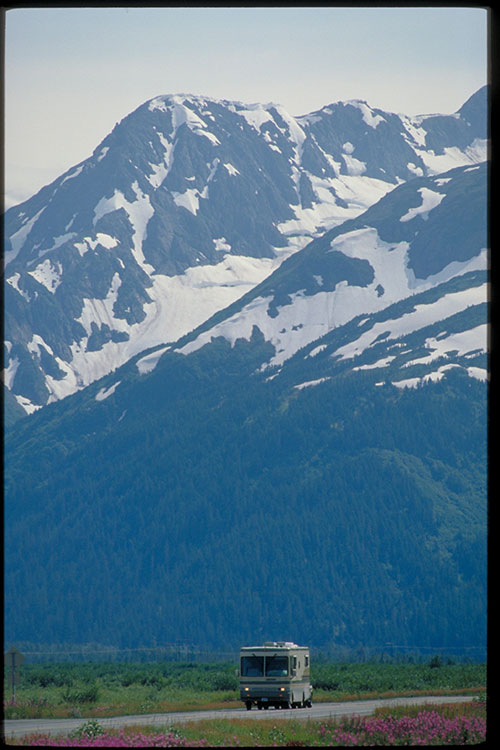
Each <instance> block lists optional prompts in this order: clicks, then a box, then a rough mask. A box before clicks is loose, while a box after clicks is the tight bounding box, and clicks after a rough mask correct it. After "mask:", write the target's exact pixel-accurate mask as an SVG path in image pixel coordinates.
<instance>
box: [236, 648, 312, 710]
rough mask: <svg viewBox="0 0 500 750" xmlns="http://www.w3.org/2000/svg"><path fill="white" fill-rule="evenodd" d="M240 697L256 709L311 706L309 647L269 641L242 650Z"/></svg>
mask: <svg viewBox="0 0 500 750" xmlns="http://www.w3.org/2000/svg"><path fill="white" fill-rule="evenodd" d="M239 677H240V698H241V700H242V701H243V702H244V704H245V705H246V707H247V709H248V710H249V711H250V709H251V708H252V706H253V705H256V706H257V708H259V709H260V708H269V706H274V707H275V708H297V707H301V708H305V707H306V706H311V705H312V685H311V684H310V656H309V648H308V647H307V646H297V644H296V643H291V642H290V641H266V642H265V643H263V644H262V646H243V648H242V649H241V651H240V668H239Z"/></svg>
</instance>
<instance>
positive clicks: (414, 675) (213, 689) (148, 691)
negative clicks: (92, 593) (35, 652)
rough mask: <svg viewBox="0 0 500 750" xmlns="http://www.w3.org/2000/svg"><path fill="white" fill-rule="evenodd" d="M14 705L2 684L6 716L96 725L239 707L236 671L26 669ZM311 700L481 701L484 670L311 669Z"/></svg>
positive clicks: (472, 666) (180, 666)
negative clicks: (84, 721)
mask: <svg viewBox="0 0 500 750" xmlns="http://www.w3.org/2000/svg"><path fill="white" fill-rule="evenodd" d="M19 675H20V682H19V684H18V685H17V686H16V697H15V702H14V703H12V700H11V688H10V682H9V679H10V673H9V672H8V671H5V677H4V717H5V718H6V719H22V718H80V717H81V718H82V719H99V717H109V716H118V715H130V714H145V713H148V714H149V713H168V712H173V711H187V710H204V709H206V710H208V709H214V708H239V707H241V706H242V703H241V701H240V700H239V690H238V678H237V677H236V675H235V664H234V663H233V662H226V663H211V664H199V663H179V662H177V663H176V662H163V663H155V664H126V663H107V664H103V663H79V664H75V663H73V664H71V663H65V664H54V663H52V664H24V665H23V666H22V667H21V668H20V669H19ZM311 682H312V685H313V687H314V693H313V701H314V702H316V703H317V702H320V701H346V700H352V699H359V698H378V697H381V698H383V697H393V696H398V695H404V696H409V695H416V696H418V695H443V696H446V695H454V694H455V695H456V694H472V695H473V694H477V695H478V696H479V695H480V694H484V693H485V691H486V665H485V664H477V663H455V664H451V663H444V662H443V661H441V660H440V659H439V658H438V657H433V658H432V659H431V660H430V661H429V662H427V663H421V664H410V663H407V664H383V663H374V662H368V663H356V664H354V663H353V664H327V663H317V664H316V665H313V668H312V675H311Z"/></svg>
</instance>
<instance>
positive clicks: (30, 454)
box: [5, 334, 487, 655]
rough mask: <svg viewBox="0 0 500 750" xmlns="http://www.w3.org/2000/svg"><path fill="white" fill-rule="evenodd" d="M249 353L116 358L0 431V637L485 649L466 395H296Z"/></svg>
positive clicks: (444, 388) (445, 388)
mask: <svg viewBox="0 0 500 750" xmlns="http://www.w3.org/2000/svg"><path fill="white" fill-rule="evenodd" d="M269 346H270V345H269V344H266V343H265V342H264V341H263V339H262V337H261V336H259V335H257V334H256V335H255V336H254V337H253V339H252V340H251V342H250V343H248V342H244V341H238V342H236V344H235V346H234V347H233V348H231V346H230V344H229V343H227V342H226V341H224V340H222V339H221V340H217V341H215V342H213V343H212V344H211V345H209V346H206V347H203V348H202V349H200V350H199V351H197V352H194V353H193V354H191V355H190V356H188V357H186V356H183V355H181V354H176V353H167V354H166V355H164V356H163V357H162V359H161V360H160V361H159V364H158V365H157V367H156V369H155V370H154V371H153V372H152V373H150V374H149V375H148V376H142V377H139V376H138V374H137V368H136V367H135V364H134V363H133V362H130V363H128V364H127V365H126V366H125V367H123V368H121V369H120V370H119V371H118V372H117V373H114V374H111V375H109V376H107V378H106V379H104V380H103V381H101V382H100V383H99V384H96V385H95V387H90V388H87V389H85V390H84V391H82V392H81V393H77V394H75V395H74V396H72V397H70V398H68V399H65V400H64V401H62V402H59V403H56V404H53V405H49V406H47V407H46V408H45V409H43V410H42V411H41V412H39V413H37V414H34V415H32V416H31V417H27V418H23V419H22V420H20V421H18V422H17V423H16V424H15V425H14V427H13V428H12V429H11V430H9V431H8V432H7V434H6V451H7V452H6V462H5V469H6V472H5V473H6V491H5V514H6V528H7V529H8V534H6V536H5V617H6V619H5V637H6V640H7V641H9V642H14V641H16V642H18V641H19V642H20V641H30V642H36V643H43V642H44V643H58V642H64V643H89V642H98V643H102V644H110V645H114V646H117V647H123V648H127V647H134V646H138V645H147V644H160V645H161V644H162V643H165V642H172V641H175V640H178V639H181V640H186V641H189V642H192V643H196V644H200V645H202V646H204V647H211V648H214V649H217V648H221V647H225V646H228V647H231V648H238V647H239V645H241V644H242V643H249V642H261V641H262V640H265V639H282V638H285V637H286V639H292V640H295V641H296V642H299V643H301V642H303V643H306V644H310V645H311V646H313V647H318V648H328V647H332V646H335V645H338V646H341V647H342V646H344V647H349V648H356V647H358V646H364V647H368V648H369V647H373V648H377V647H383V646H384V645H385V644H387V643H389V642H392V643H393V644H394V643H395V644H400V645H401V646H404V647H407V648H409V649H411V648H416V649H418V648H424V649H429V648H434V649H436V650H437V651H438V650H443V649H445V650H446V649H449V650H451V651H452V652H455V653H460V651H461V650H462V651H465V650H467V653H469V654H473V655H474V653H484V648H485V642H486V513H487V510H486V470H487V430H486V428H487V420H486V414H487V412H486V404H487V390H486V387H485V385H484V383H481V382H479V381H477V380H474V379H473V378H470V377H467V376H466V375H465V374H464V373H463V372H460V371H458V370H450V371H448V373H447V375H446V377H445V378H443V379H442V380H441V381H439V382H436V383H429V384H427V385H425V386H422V387H420V388H416V389H398V388H396V387H394V386H392V385H390V384H386V385H383V386H375V381H376V376H375V375H373V374H372V373H371V372H370V371H365V372H352V371H351V372H340V373H339V374H338V375H336V376H335V377H332V378H331V379H330V380H328V381H325V382H323V383H321V384H320V385H317V386H315V387H313V388H305V389H303V390H298V389H295V388H293V387H291V386H290V384H288V385H287V380H286V377H283V378H279V377H277V378H275V379H273V380H269V379H268V378H267V376H265V374H261V373H259V372H258V367H259V364H260V363H261V362H262V361H263V360H264V359H265V358H266V357H267V356H269ZM295 367H297V365H296V364H295ZM117 380H120V386H119V387H118V388H117V389H116V391H115V392H114V393H113V395H112V396H110V397H109V398H107V399H106V400H105V401H101V402H98V401H96V400H95V394H96V393H97V391H98V389H99V388H101V387H102V386H103V384H104V385H106V386H109V385H111V384H112V383H114V382H116V381H117ZM296 382H300V381H296ZM475 650H476V651H475Z"/></svg>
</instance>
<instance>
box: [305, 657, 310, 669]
mask: <svg viewBox="0 0 500 750" xmlns="http://www.w3.org/2000/svg"><path fill="white" fill-rule="evenodd" d="M305 666H306V667H308V666H309V657H308V656H306V663H305Z"/></svg>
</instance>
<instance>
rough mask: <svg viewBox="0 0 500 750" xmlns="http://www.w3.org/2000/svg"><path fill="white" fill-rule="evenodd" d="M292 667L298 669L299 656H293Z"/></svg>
mask: <svg viewBox="0 0 500 750" xmlns="http://www.w3.org/2000/svg"><path fill="white" fill-rule="evenodd" d="M292 667H293V669H297V657H296V656H294V657H293V661H292Z"/></svg>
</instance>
